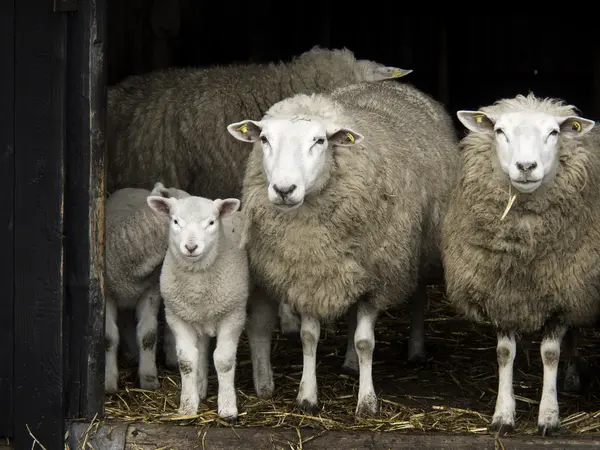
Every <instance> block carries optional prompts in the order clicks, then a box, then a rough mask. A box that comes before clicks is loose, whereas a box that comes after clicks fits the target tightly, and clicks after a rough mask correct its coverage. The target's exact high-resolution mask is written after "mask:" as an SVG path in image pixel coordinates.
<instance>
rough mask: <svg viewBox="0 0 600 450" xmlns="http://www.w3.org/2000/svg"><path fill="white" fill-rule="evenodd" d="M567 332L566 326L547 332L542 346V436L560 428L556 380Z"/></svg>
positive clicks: (540, 424)
mask: <svg viewBox="0 0 600 450" xmlns="http://www.w3.org/2000/svg"><path fill="white" fill-rule="evenodd" d="M566 331H567V329H566V327H564V326H558V327H552V328H551V329H548V330H545V332H544V338H543V339H542V343H541V345H540V353H541V354H542V363H543V364H544V381H543V383H544V384H543V387H542V400H541V401H540V410H539V414H538V432H539V434H541V435H542V436H546V435H549V434H551V433H552V432H553V431H556V430H558V428H559V427H560V417H559V415H558V398H557V395H556V379H557V376H558V361H559V360H560V344H561V341H562V339H563V337H564V336H565V333H566Z"/></svg>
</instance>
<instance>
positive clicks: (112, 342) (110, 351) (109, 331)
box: [104, 296, 119, 394]
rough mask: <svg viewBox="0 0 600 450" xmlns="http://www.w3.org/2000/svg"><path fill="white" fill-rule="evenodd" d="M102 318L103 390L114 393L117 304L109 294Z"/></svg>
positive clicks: (116, 374)
mask: <svg viewBox="0 0 600 450" xmlns="http://www.w3.org/2000/svg"><path fill="white" fill-rule="evenodd" d="M104 320H105V324H104V326H105V335H106V337H105V340H106V343H105V345H106V350H105V360H106V362H105V366H104V392H105V393H107V394H114V393H115V392H117V391H118V389H119V387H118V384H119V365H118V363H117V353H118V351H119V328H118V326H117V305H116V303H115V302H114V300H113V299H112V298H110V297H109V296H107V297H106V316H105V319H104Z"/></svg>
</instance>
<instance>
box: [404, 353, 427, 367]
mask: <svg viewBox="0 0 600 450" xmlns="http://www.w3.org/2000/svg"><path fill="white" fill-rule="evenodd" d="M408 362H410V363H413V364H416V365H425V363H426V362H427V355H426V354H425V353H423V352H419V353H413V354H410V353H409V354H408Z"/></svg>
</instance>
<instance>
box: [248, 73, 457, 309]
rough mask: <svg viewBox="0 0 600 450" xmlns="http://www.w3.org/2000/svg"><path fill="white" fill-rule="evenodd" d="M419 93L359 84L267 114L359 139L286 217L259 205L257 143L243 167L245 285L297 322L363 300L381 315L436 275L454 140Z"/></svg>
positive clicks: (337, 151)
mask: <svg viewBox="0 0 600 450" xmlns="http://www.w3.org/2000/svg"><path fill="white" fill-rule="evenodd" d="M415 91H416V89H415V88H413V87H410V86H407V85H404V86H399V85H398V84H397V83H394V82H388V81H384V82H381V83H376V84H373V83H361V84H357V85H354V86H351V87H346V88H343V89H340V90H337V91H334V92H333V93H332V95H331V96H326V95H314V94H313V95H310V96H308V95H297V96H295V97H292V98H289V99H286V100H283V101H281V102H279V103H277V104H276V105H274V106H273V107H272V108H271V109H270V110H269V111H268V112H267V117H293V116H295V115H300V116H308V117H319V118H326V119H330V120H332V121H334V122H335V123H337V124H338V125H341V126H346V127H350V128H351V129H353V130H355V131H356V132H358V133H361V134H363V135H364V140H363V142H361V143H360V144H357V145H353V146H351V147H335V148H333V149H331V150H330V156H329V160H328V162H327V164H328V166H329V170H328V180H327V182H326V184H325V186H324V188H323V189H322V191H321V192H318V193H315V194H312V195H309V196H307V197H306V199H305V202H304V204H303V205H302V206H301V207H300V208H299V209H298V210H297V211H296V212H294V213H281V212H279V211H278V210H277V209H276V208H275V206H273V204H271V203H270V202H269V200H268V198H267V187H268V181H267V178H266V175H265V174H264V171H263V166H262V149H261V146H260V143H257V144H255V145H254V147H253V151H252V153H251V155H250V158H249V160H248V168H247V171H246V177H245V181H244V194H243V199H244V204H245V205H246V209H245V211H246V214H247V215H246V220H247V227H246V230H245V236H244V241H246V242H247V248H248V254H249V259H250V265H251V270H252V276H253V278H254V281H255V283H256V284H257V285H259V286H262V287H263V288H265V289H266V291H267V292H268V293H269V294H270V295H271V296H273V297H274V298H277V299H278V300H279V301H284V302H287V303H289V304H290V306H292V308H294V309H295V310H296V312H298V313H299V314H303V315H309V316H314V317H317V318H318V319H319V320H321V321H328V320H334V319H336V318H338V317H339V316H340V315H341V314H343V313H344V312H345V311H346V310H347V309H348V307H350V306H351V305H352V304H354V303H355V302H356V301H357V300H358V298H359V297H360V296H362V295H364V294H367V295H369V297H370V299H371V301H372V302H373V303H374V304H375V305H376V307H377V308H379V309H385V308H387V307H388V306H390V305H392V304H395V303H398V302H402V301H403V300H405V299H406V298H407V296H408V295H410V294H411V293H412V292H413V290H414V288H415V287H416V284H417V281H418V276H426V275H428V274H429V273H430V272H431V270H432V269H434V268H439V266H440V265H441V259H440V258H441V257H440V226H441V219H442V216H443V214H444V210H445V207H446V206H445V205H446V202H447V197H448V195H449V193H450V190H451V188H452V187H453V185H454V184H455V180H456V177H455V174H456V173H457V168H458V149H457V139H456V136H455V133H454V130H453V129H452V128H451V127H449V126H448V124H449V123H450V122H451V121H450V118H449V116H448V114H447V113H445V112H444V110H443V108H442V107H441V106H440V105H438V104H436V102H435V101H434V100H433V99H431V98H427V97H426V96H425V95H424V94H422V95H417V94H416V92H415ZM416 98H418V99H419V102H417V101H415V99H416ZM421 102H422V103H424V105H420V104H419V103H421ZM436 114H439V118H438V119H436V118H435V115H436Z"/></svg>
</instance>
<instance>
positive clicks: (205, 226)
mask: <svg viewBox="0 0 600 450" xmlns="http://www.w3.org/2000/svg"><path fill="white" fill-rule="evenodd" d="M147 202H148V205H150V207H151V208H152V209H153V210H154V211H156V212H157V213H159V214H165V215H167V216H169V217H170V218H171V226H170V230H169V248H170V249H171V251H172V252H173V253H174V254H175V255H177V256H179V257H181V258H182V259H184V260H186V261H190V262H192V261H199V260H204V259H206V258H207V255H213V257H214V252H212V250H213V249H215V248H216V247H217V246H216V244H217V242H218V241H219V239H220V237H221V235H222V223H221V220H222V219H224V218H225V217H228V216H231V215H232V214H233V213H235V212H236V211H237V210H238V209H239V207H240V201H239V200H238V199H235V198H227V199H225V200H221V199H216V200H210V199H207V198H204V197H195V196H189V197H185V198H181V199H177V198H175V197H162V196H158V195H151V196H149V197H148V199H147ZM209 258H210V256H209Z"/></svg>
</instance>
